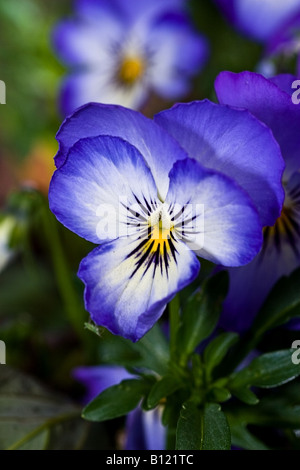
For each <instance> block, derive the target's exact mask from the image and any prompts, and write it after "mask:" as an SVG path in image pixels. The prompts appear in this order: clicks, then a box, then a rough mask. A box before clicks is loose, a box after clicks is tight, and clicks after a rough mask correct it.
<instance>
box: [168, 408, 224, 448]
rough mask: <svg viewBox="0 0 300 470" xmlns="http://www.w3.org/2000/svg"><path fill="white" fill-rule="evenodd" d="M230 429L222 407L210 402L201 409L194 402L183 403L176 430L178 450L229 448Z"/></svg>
mask: <svg viewBox="0 0 300 470" xmlns="http://www.w3.org/2000/svg"><path fill="white" fill-rule="evenodd" d="M230 446H231V437H230V429H229V426H228V423H227V419H226V416H225V414H224V413H223V412H222V411H221V407H220V406H219V405H217V404H215V403H208V404H206V405H205V407H204V410H199V409H198V408H197V406H196V405H195V404H194V403H192V402H186V403H184V404H183V405H182V410H181V412H180V417H179V420H178V425H177V431H176V449H178V450H228V449H230Z"/></svg>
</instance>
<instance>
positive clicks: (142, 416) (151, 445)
mask: <svg viewBox="0 0 300 470" xmlns="http://www.w3.org/2000/svg"><path fill="white" fill-rule="evenodd" d="M73 377H74V378H75V379H76V380H77V381H79V382H80V383H82V384H83V385H84V386H85V388H86V394H85V396H84V403H86V404H87V403H89V402H90V401H92V400H93V399H94V398H96V396H97V395H99V394H100V393H101V392H103V391H104V390H105V389H106V388H108V387H112V386H113V385H117V384H118V383H120V382H121V381H122V380H126V379H133V378H135V376H134V375H133V374H130V373H129V372H127V370H126V369H125V368H124V367H119V366H107V365H101V366H89V367H85V366H82V367H77V368H76V369H74V371H73ZM165 441H166V429H165V427H164V426H163V425H162V423H161V409H160V407H157V408H155V409H153V410H150V411H143V410H142V409H141V408H140V407H137V408H136V409H135V410H133V411H131V413H129V414H128V415H127V417H126V422H125V445H124V447H125V450H164V449H165Z"/></svg>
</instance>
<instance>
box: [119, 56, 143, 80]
mask: <svg viewBox="0 0 300 470" xmlns="http://www.w3.org/2000/svg"><path fill="white" fill-rule="evenodd" d="M144 71H145V63H144V61H143V60H142V59H141V58H140V57H125V58H124V59H123V62H122V63H121V66H120V69H119V72H118V77H119V79H120V81H121V82H122V83H124V84H125V85H133V84H134V83H135V82H137V80H139V79H140V78H141V76H142V75H143V73H144Z"/></svg>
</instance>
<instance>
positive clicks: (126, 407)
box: [82, 379, 150, 421]
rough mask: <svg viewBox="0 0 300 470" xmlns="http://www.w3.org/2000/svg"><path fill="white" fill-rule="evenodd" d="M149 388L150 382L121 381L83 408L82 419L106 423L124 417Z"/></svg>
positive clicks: (138, 380)
mask: <svg viewBox="0 0 300 470" xmlns="http://www.w3.org/2000/svg"><path fill="white" fill-rule="evenodd" d="M149 386H150V382H146V381H144V380H140V379H132V380H123V382H121V383H120V384H118V385H113V386H112V387H109V388H107V389H106V390H104V391H103V392H102V393H100V395H98V396H97V397H96V398H95V399H94V400H93V401H91V402H90V403H89V404H88V405H87V406H86V407H85V408H84V410H83V412H82V417H83V418H85V419H88V420H90V421H106V420H108V419H113V418H117V417H119V416H124V415H126V414H127V413H129V412H130V411H131V410H133V409H134V408H136V407H137V406H138V404H139V402H140V400H141V399H142V398H143V396H145V395H146V394H147V392H148V390H149Z"/></svg>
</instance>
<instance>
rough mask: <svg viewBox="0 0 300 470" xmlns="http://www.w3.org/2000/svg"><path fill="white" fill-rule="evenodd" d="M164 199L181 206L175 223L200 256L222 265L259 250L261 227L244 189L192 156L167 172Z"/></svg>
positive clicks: (248, 258)
mask: <svg viewBox="0 0 300 470" xmlns="http://www.w3.org/2000/svg"><path fill="white" fill-rule="evenodd" d="M166 201H167V202H168V203H172V202H174V203H176V204H177V205H178V206H180V207H184V209H185V210H184V212H183V215H182V217H181V218H179V217H177V218H176V225H175V227H176V226H178V225H179V226H180V227H181V232H182V237H183V240H184V241H185V243H187V244H188V246H189V247H190V248H192V249H193V250H195V251H197V254H198V255H199V256H201V257H203V258H206V259H208V260H210V261H212V262H214V263H217V264H218V263H219V264H222V265H225V266H240V265H243V264H246V263H249V262H250V261H251V260H252V259H253V258H254V256H255V255H256V254H257V253H258V251H259V250H260V248H261V244H262V231H261V225H260V221H259V217H258V214H257V211H256V209H255V208H254V207H253V203H252V201H251V199H250V198H249V196H248V195H247V193H245V191H243V190H242V189H241V188H240V187H239V186H238V185H237V184H236V183H235V182H234V181H232V180H231V179H230V178H228V177H227V176H224V175H222V174H219V173H216V172H213V171H211V170H207V169H206V168H204V167H202V166H201V165H200V164H199V163H198V162H196V161H195V160H192V159H187V160H183V161H180V162H177V163H175V165H174V167H173V169H172V170H171V172H170V188H169V192H168V195H167V199H166ZM174 212H175V211H174ZM180 219H182V220H180ZM177 230H179V228H177Z"/></svg>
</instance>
